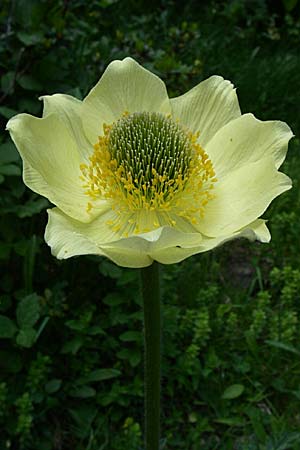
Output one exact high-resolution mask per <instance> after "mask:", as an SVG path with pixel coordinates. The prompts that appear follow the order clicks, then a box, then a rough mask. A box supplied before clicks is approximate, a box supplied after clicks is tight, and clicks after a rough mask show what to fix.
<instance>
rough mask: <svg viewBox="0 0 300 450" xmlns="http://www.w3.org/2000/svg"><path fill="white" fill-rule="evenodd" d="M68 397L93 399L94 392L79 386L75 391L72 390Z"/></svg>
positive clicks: (91, 389)
mask: <svg viewBox="0 0 300 450" xmlns="http://www.w3.org/2000/svg"><path fill="white" fill-rule="evenodd" d="M70 395H71V396H72V397H77V398H90V397H95V395H96V391H95V389H94V388H92V387H91V386H80V387H79V388H77V389H73V390H72V391H71V392H70Z"/></svg>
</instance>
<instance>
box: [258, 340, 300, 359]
mask: <svg viewBox="0 0 300 450" xmlns="http://www.w3.org/2000/svg"><path fill="white" fill-rule="evenodd" d="M265 342H266V344H269V345H271V346H272V347H275V348H279V349H280V350H285V351H287V352H290V353H294V354H295V355H298V356H300V351H299V350H298V349H297V348H295V347H293V346H292V345H289V344H284V343H283V342H279V341H272V340H266V341H265Z"/></svg>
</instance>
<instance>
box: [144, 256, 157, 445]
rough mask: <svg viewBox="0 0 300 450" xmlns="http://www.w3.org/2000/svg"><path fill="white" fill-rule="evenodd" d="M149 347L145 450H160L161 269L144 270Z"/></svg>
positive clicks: (152, 267) (145, 341)
mask: <svg viewBox="0 0 300 450" xmlns="http://www.w3.org/2000/svg"><path fill="white" fill-rule="evenodd" d="M141 275H142V294H143V301H144V345H145V369H144V370H145V372H144V380H145V385H144V386H145V387H144V389H145V450H159V437H160V360H161V354H160V353H161V349H160V346H161V312H160V293H159V265H158V263H156V262H154V263H153V264H152V265H151V266H149V267H145V268H143V269H141Z"/></svg>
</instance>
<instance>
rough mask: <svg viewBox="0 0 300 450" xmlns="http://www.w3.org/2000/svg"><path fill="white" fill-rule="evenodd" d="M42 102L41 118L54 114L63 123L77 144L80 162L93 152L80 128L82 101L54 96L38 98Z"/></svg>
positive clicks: (59, 95) (67, 96)
mask: <svg viewBox="0 0 300 450" xmlns="http://www.w3.org/2000/svg"><path fill="white" fill-rule="evenodd" d="M40 99H41V100H43V102H44V110H43V117H46V116H49V114H56V115H57V116H58V117H59V119H60V120H61V121H63V122H64V124H65V126H66V128H67V129H68V131H69V133H70V134H71V136H73V137H74V140H75V141H76V143H77V148H78V152H79V154H80V155H81V157H82V162H84V161H85V160H87V159H88V157H89V156H90V155H91V153H92V152H93V146H92V145H91V143H90V142H89V141H88V140H87V138H86V136H85V134H84V131H83V126H82V116H83V111H82V101H81V100H78V99H77V98H75V97H72V96H71V95H64V94H54V95H43V96H42V97H40Z"/></svg>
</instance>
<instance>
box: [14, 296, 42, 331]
mask: <svg viewBox="0 0 300 450" xmlns="http://www.w3.org/2000/svg"><path fill="white" fill-rule="evenodd" d="M40 308H41V307H40V302H39V297H38V296H37V295H36V294H31V295H28V296H27V297H25V298H23V299H22V300H21V301H20V303H19V305H18V307H17V313H16V314H17V322H18V325H19V327H20V328H31V327H33V325H35V324H36V322H37V321H38V320H39V317H40Z"/></svg>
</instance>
